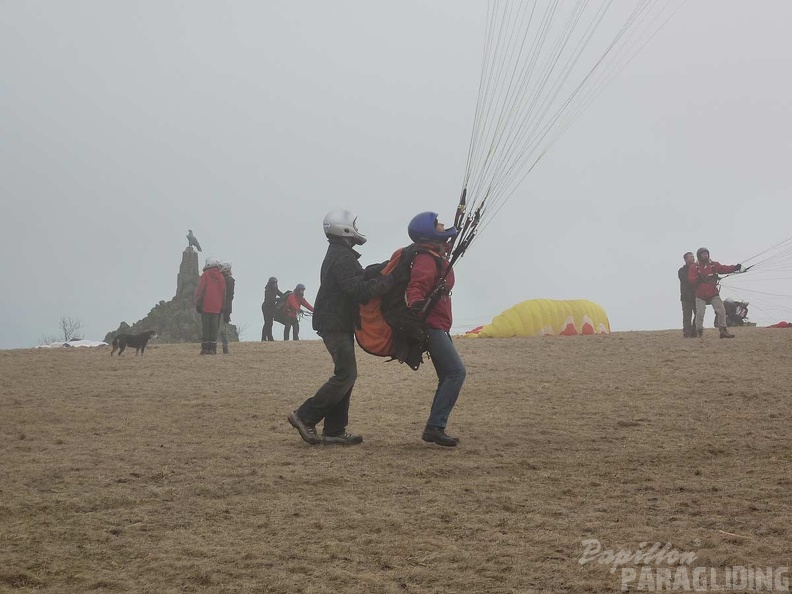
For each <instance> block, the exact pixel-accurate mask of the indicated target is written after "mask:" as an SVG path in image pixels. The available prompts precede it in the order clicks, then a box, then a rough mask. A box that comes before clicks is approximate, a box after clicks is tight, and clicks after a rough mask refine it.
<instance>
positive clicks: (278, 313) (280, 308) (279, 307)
mask: <svg viewBox="0 0 792 594" xmlns="http://www.w3.org/2000/svg"><path fill="white" fill-rule="evenodd" d="M291 294H292V292H291V291H284V293H283V295H280V296H279V297H276V298H275V321H276V322H278V323H280V324H283V325H284V326H285V325H286V324H289V323H290V322H291V319H290V318H289V316H287V315H286V300H287V299H288V298H289V295H291Z"/></svg>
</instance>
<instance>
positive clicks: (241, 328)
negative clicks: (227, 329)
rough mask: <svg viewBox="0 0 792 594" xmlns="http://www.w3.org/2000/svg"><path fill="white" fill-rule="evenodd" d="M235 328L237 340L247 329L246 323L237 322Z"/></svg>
mask: <svg viewBox="0 0 792 594" xmlns="http://www.w3.org/2000/svg"><path fill="white" fill-rule="evenodd" d="M236 329H237V336H238V337H239V340H240V341H241V340H242V334H244V333H245V332H246V331H247V329H248V325H247V324H237V325H236Z"/></svg>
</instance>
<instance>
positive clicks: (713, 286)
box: [688, 248, 742, 338]
mask: <svg viewBox="0 0 792 594" xmlns="http://www.w3.org/2000/svg"><path fill="white" fill-rule="evenodd" d="M696 258H697V259H698V261H697V262H696V264H695V265H694V266H691V267H690V268H689V269H688V280H689V281H690V284H691V285H693V287H695V290H696V334H697V335H698V337H699V338H701V337H702V336H704V312H705V311H706V309H707V305H709V304H712V308H713V309H714V310H715V321H716V323H717V325H718V329H719V330H720V337H721V338H734V334H731V333H729V331H728V329H727V328H726V310H725V309H724V308H723V301H721V298H720V289H718V281H719V280H720V279H719V277H718V274H726V273H729V272H737V271H739V270H741V269H742V264H734V265H733V266H726V265H724V264H720V263H718V262H713V261H712V260H710V253H709V250H708V249H707V248H699V249H698V251H696Z"/></svg>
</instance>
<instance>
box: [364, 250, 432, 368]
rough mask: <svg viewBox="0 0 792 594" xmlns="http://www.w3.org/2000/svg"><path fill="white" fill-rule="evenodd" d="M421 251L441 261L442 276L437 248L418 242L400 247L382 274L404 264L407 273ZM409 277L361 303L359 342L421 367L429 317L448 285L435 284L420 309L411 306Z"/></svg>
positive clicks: (380, 353)
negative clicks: (409, 303)
mask: <svg viewBox="0 0 792 594" xmlns="http://www.w3.org/2000/svg"><path fill="white" fill-rule="evenodd" d="M418 254H429V255H431V256H432V257H433V258H434V260H435V263H436V264H437V272H438V276H440V275H441V272H442V266H443V259H442V258H441V257H440V256H439V255H438V254H437V253H436V252H434V251H432V250H430V249H428V248H425V247H421V246H418V245H415V244H412V245H409V246H407V247H405V248H400V249H398V250H396V251H395V252H394V253H393V255H392V256H391V258H390V260H389V261H388V264H387V265H386V266H385V267H384V268H383V269H382V271H381V274H390V273H391V272H393V271H394V270H396V269H397V268H399V267H404V268H406V269H407V270H405V271H404V272H405V274H403V275H402V276H404V277H406V278H409V274H407V271H408V270H409V269H411V268H412V265H413V261H414V260H415V257H416V256H417V255H418ZM408 282H409V281H407V280H405V281H402V282H399V283H397V284H396V286H394V288H393V289H391V290H390V291H389V292H388V293H386V294H385V295H382V296H381V297H375V298H373V299H371V300H370V301H369V302H368V303H365V304H363V305H361V306H360V327H359V328H356V329H355V338H356V339H357V343H358V344H359V345H360V348H362V349H363V350H364V351H366V352H367V353H369V354H371V355H375V356H378V357H390V359H388V361H398V362H399V363H406V364H407V365H408V366H409V367H410V368H411V369H413V370H417V369H418V368H419V367H420V366H421V363H423V354H424V353H425V352H427V351H428V350H429V331H428V328H427V326H426V322H425V320H426V318H427V316H428V315H429V313H430V312H431V311H432V309H433V308H434V305H435V304H436V303H437V300H438V299H439V298H440V296H441V295H443V294H448V291H447V290H446V289H445V288H444V287H445V283H444V281H441V283H438V284H442V285H443V288H442V289H440V288H439V287H438V286H435V287H433V288H432V291H431V292H430V297H428V298H427V303H426V307H425V308H424V309H423V311H422V312H420V313H416V312H415V311H413V310H412V309H410V308H409V307H408V306H407V302H406V299H405V295H404V294H405V292H406V290H407V284H408Z"/></svg>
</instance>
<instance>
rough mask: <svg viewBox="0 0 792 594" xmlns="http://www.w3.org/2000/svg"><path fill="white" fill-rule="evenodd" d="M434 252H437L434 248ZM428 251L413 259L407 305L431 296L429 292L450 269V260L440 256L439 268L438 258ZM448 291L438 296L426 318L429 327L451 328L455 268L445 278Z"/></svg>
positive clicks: (438, 328) (445, 329) (447, 330)
mask: <svg viewBox="0 0 792 594" xmlns="http://www.w3.org/2000/svg"><path fill="white" fill-rule="evenodd" d="M432 254H437V252H435V251H434V249H433V250H432ZM432 254H427V253H423V252H421V253H419V254H418V255H417V256H415V260H413V265H412V271H411V272H410V282H409V283H408V285H407V295H406V297H407V305H408V306H412V305H413V304H414V303H415V302H416V301H422V300H424V299H427V298H428V297H429V294H430V293H431V292H432V290H433V289H434V288H435V287H436V286H437V282H438V281H439V280H440V276H441V275H442V274H443V272H445V271H446V269H448V260H446V259H445V258H442V257H439V256H438V258H439V262H440V266H439V269H438V258H435V257H434V255H432ZM445 281H446V283H445V286H446V291H444V292H443V293H442V294H441V295H440V297H438V298H437V300H436V302H435V304H434V306H433V308H432V311H430V312H429V316H428V317H427V318H426V325H427V326H429V328H435V329H437V330H444V331H445V332H449V331H450V330H451V323H452V322H453V316H452V314H451V297H450V296H449V294H448V293H449V292H450V291H451V289H453V288H454V269H453V268H452V269H451V271H450V272H449V273H448V276H447V277H446V279H445Z"/></svg>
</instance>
